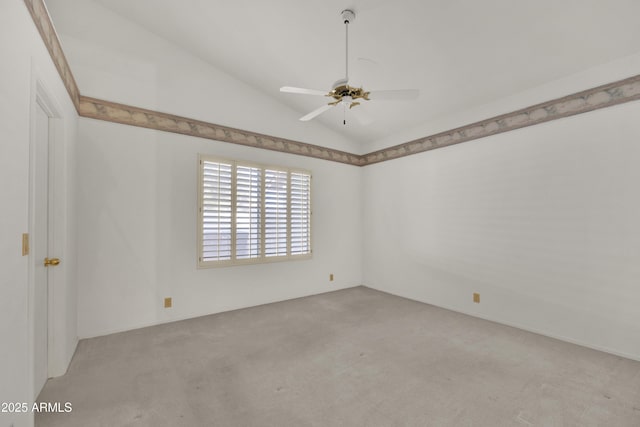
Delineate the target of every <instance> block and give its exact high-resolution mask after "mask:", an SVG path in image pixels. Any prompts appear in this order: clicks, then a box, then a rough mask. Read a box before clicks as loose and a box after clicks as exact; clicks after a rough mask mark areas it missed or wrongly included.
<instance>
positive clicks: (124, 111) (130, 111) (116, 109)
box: [79, 96, 363, 166]
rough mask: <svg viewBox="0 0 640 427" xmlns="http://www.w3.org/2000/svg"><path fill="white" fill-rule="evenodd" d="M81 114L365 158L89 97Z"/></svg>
mask: <svg viewBox="0 0 640 427" xmlns="http://www.w3.org/2000/svg"><path fill="white" fill-rule="evenodd" d="M79 113H80V116H82V117H89V118H92V119H98V120H106V121H109V122H114V123H122V124H125V125H131V126H139V127H144V128H149V129H156V130H161V131H165V132H173V133H180V134H183V135H190V136H196V137H199V138H207V139H212V140H215V141H223V142H230V143H232V144H239V145H246V146H249V147H254V148H263V149H266V150H273V151H281V152H284V153H290V154H299V155H301V156H307V157H315V158H317V159H322V160H331V161H334V162H340V163H346V164H349V165H354V166H362V161H363V159H362V156H359V155H357V154H351V153H347V152H345V151H339V150H334V149H331V148H326V147H321V146H319V145H313V144H307V143H304V142H299V141H293V140H290V139H284V138H278V137H275V136H269V135H263V134H260V133H255V132H249V131H246V130H242V129H234V128H230V127H226V126H220V125H216V124H213V123H207V122H201V121H199V120H193V119H189V118H186V117H180V116H175V115H173V114H166V113H159V112H157V111H152V110H145V109H143V108H138V107H132V106H130V105H124V104H117V103H115V102H109V101H103V100H101V99H95V98H88V97H86V96H81V97H80V109H79Z"/></svg>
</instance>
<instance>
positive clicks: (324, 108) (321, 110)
mask: <svg viewBox="0 0 640 427" xmlns="http://www.w3.org/2000/svg"><path fill="white" fill-rule="evenodd" d="M333 107H334V106H333V105H329V104H326V105H323V106H322V107H320V108H316V109H315V110H313V111H312V112H310V113H309V114H307V115H306V116H303V117H300V121H301V122H308V121H309V120H311V119H313V118H314V117H316V116H319V115H320V114H322V113H324V112H325V111H327V110H330V109H331V108H333Z"/></svg>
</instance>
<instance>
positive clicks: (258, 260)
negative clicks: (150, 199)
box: [196, 154, 313, 269]
mask: <svg viewBox="0 0 640 427" xmlns="http://www.w3.org/2000/svg"><path fill="white" fill-rule="evenodd" d="M205 162H213V163H222V164H229V165H231V257H230V259H228V260H209V261H206V260H204V256H203V255H204V253H203V252H204V250H203V249H204V248H203V243H204V223H205V221H204V215H203V212H204V197H203V196H204V163H205ZM238 166H243V167H249V168H260V170H261V200H260V204H261V209H260V223H261V225H260V256H259V257H254V258H241V259H238V258H236V257H237V253H236V249H237V231H238V227H237V207H238V206H237V193H238V188H237V167H238ZM266 170H273V171H282V172H286V173H287V181H286V182H287V205H286V206H287V225H286V229H287V241H286V246H287V251H286V252H287V253H286V255H276V256H273V255H272V256H267V255H266V227H265V223H266V209H265V207H266V183H265V175H266V172H265V171H266ZM292 173H297V174H303V175H308V176H309V191H308V194H309V196H308V200H309V229H308V236H309V237H308V242H309V243H308V246H309V252H308V253H303V254H292V253H291V248H292V235H291V228H292V210H291V199H292V188H291V174H292ZM312 182H313V175H312V173H311V171H309V170H306V169H301V168H290V167H284V166H274V165H269V164H264V163H256V162H251V161H244V160H234V159H228V158H224V157H218V156H214V155H208V154H198V197H197V199H198V200H197V203H198V206H197V209H196V212H197V216H198V218H197V233H198V236H197V239H196V240H197V245H198V246H197V252H196V253H197V257H196V259H197V266H198V268H199V269H201V268H218V267H230V266H237V265H253V264H267V263H272V262H283V261H293V260H305V259H310V258H312V256H313V189H312V187H313V184H312Z"/></svg>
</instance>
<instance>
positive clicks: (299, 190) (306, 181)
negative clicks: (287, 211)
mask: <svg viewBox="0 0 640 427" xmlns="http://www.w3.org/2000/svg"><path fill="white" fill-rule="evenodd" d="M290 224H291V255H301V254H308V253H311V175H310V174H308V173H301V172H291V221H290Z"/></svg>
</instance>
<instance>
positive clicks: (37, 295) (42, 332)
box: [31, 103, 50, 399]
mask: <svg viewBox="0 0 640 427" xmlns="http://www.w3.org/2000/svg"><path fill="white" fill-rule="evenodd" d="M35 132H36V134H35V138H34V144H33V153H32V163H31V164H32V172H31V177H32V179H33V185H32V187H31V191H32V192H33V194H32V200H33V204H32V209H33V211H32V218H33V229H32V230H31V250H32V252H31V256H32V262H33V263H34V269H33V271H34V280H33V283H34V290H33V319H34V334H33V337H34V343H33V350H34V359H33V361H34V367H33V372H34V378H33V379H34V394H35V395H34V399H35V398H36V397H37V396H38V394H40V391H41V390H42V387H44V383H45V382H46V381H47V378H48V363H49V350H48V323H49V322H48V318H49V317H48V316H49V310H48V306H49V289H48V282H49V281H48V277H47V276H48V268H50V267H45V265H44V262H45V258H47V257H48V256H49V115H48V114H47V113H46V112H45V111H44V110H43V109H42V107H41V106H40V105H39V104H37V103H36V117H35Z"/></svg>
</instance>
